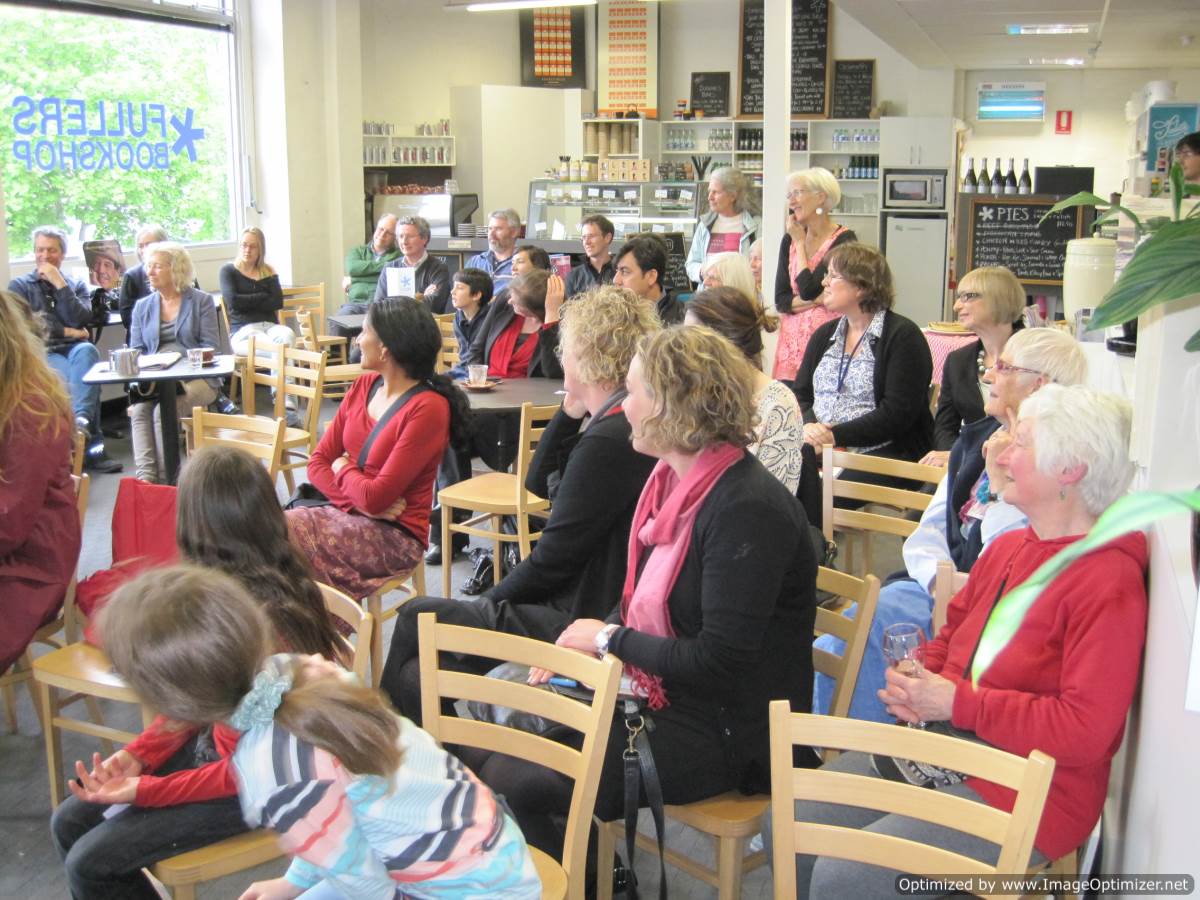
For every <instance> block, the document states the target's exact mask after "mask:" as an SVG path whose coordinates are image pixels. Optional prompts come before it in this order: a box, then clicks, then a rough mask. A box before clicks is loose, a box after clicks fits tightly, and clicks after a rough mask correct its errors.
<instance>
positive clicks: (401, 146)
mask: <svg viewBox="0 0 1200 900" xmlns="http://www.w3.org/2000/svg"><path fill="white" fill-rule="evenodd" d="M439 152H440V153H441V159H439V158H438V153H439ZM426 155H427V156H428V158H425V156H426ZM454 162H455V160H454V136H453V135H449V134H446V135H441V134H438V135H430V134H409V135H404V134H364V135H363V166H364V167H366V168H372V169H374V168H388V169H393V168H413V167H422V168H424V167H429V166H453V165H454Z"/></svg>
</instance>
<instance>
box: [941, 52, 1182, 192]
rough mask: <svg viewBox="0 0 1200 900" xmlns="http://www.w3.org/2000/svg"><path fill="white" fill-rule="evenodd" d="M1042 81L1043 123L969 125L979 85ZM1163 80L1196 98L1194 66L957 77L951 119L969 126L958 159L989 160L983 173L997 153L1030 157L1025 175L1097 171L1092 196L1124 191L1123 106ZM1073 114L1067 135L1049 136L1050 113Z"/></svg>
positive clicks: (1126, 132)
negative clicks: (1051, 168)
mask: <svg viewBox="0 0 1200 900" xmlns="http://www.w3.org/2000/svg"><path fill="white" fill-rule="evenodd" d="M1015 78H1020V80H1022V81H1044V82H1045V83H1046V119H1045V121H1044V122H986V123H980V122H977V121H975V111H976V109H977V104H978V92H979V83H980V82H981V81H999V80H1013V79H1015ZM1159 79H1167V80H1171V81H1176V82H1178V90H1177V93H1176V96H1177V97H1178V98H1180V99H1184V100H1200V68H1197V69H1078V70H1076V69H1072V70H1063V69H1043V70H1022V71H1021V72H1014V71H1012V70H1005V71H1000V70H978V71H968V72H966V73H964V76H963V79H962V93H961V96H960V97H958V98H957V101H956V103H957V106H956V109H955V115H957V116H958V117H959V118H961V119H963V121H965V122H966V123H967V124H968V125H969V126H970V127H971V132H970V133H969V134H968V136H967V139H966V142H965V145H964V149H963V154H964V156H974V157H975V165H976V167H977V168H978V165H979V157H981V156H986V157H988V171H989V172H990V171H991V170H992V168H993V166H994V165H995V158H996V157H997V156H999V157H1002V158H1003V159H1004V164H1005V165H1006V166H1007V164H1008V158H1009V157H1010V156H1011V157H1014V158H1015V159H1016V167H1017V170H1018V171H1020V168H1021V160H1022V159H1023V158H1025V157H1028V158H1029V167H1030V174H1031V176H1032V172H1033V169H1034V167H1035V166H1038V165H1042V166H1048V165H1066V166H1070V165H1074V166H1093V167H1095V169H1096V180H1095V192H1096V193H1097V194H1099V195H1100V196H1101V197H1107V196H1108V195H1109V193H1111V192H1112V191H1121V190H1123V181H1124V178H1125V169H1126V148H1127V146H1128V144H1129V135H1130V129H1131V127H1132V126H1130V125H1129V124H1128V123H1127V122H1126V121H1125V101H1126V100H1128V99H1129V95H1130V94H1131V93H1132V92H1133V91H1135V90H1137V89H1138V88H1140V87H1142V85H1144V84H1145V83H1146V82H1147V81H1154V80H1159ZM1060 109H1069V110H1072V112H1073V113H1074V116H1073V122H1072V133H1071V134H1069V135H1062V134H1055V133H1054V114H1055V111H1056V110H1060Z"/></svg>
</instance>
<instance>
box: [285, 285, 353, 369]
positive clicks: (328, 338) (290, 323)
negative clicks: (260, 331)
mask: <svg viewBox="0 0 1200 900" xmlns="http://www.w3.org/2000/svg"><path fill="white" fill-rule="evenodd" d="M301 311H305V312H308V313H309V315H310V316H311V322H312V325H313V335H312V337H311V338H309V337H305V336H304V333H303V331H302V329H301V327H300V323H299V320H298V318H297V314H298V313H299V312H301ZM276 318H277V319H278V320H279V324H280V325H286V326H287V327H288V328H291V329H292V330H293V331H294V332H296V336H297V337H298V338H299V342H298V343H297V346H299V347H301V349H303V350H314V351H317V352H320V351H322V350H324V351H326V352H328V353H329V359H330V360H331V361H332V362H334V363H335V364H338V365H340V364H344V363H346V362H349V349H348V348H349V346H350V342H349V341H348V340H347V339H346V338H345V337H341V336H338V335H332V334H325V333H324V328H325V282H323V281H322V282H320V283H319V284H306V285H297V286H294V287H286V288H284V289H283V309H281V310H279V312H278V313H276Z"/></svg>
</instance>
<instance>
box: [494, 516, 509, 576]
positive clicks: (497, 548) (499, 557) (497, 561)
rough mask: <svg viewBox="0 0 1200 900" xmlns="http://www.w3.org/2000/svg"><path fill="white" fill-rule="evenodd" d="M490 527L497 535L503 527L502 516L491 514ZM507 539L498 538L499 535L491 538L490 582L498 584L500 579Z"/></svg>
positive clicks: (502, 573)
mask: <svg viewBox="0 0 1200 900" xmlns="http://www.w3.org/2000/svg"><path fill="white" fill-rule="evenodd" d="M490 524H491V527H492V528H493V529H494V530H495V532H496V534H497V535H499V534H500V533H501V530H502V529H503V528H504V517H503V516H492V521H491V523H490ZM506 543H507V541H502V540H500V538H499V537H496V538H493V539H492V584H499V583H500V579H501V578H502V577H503V575H504V567H503V558H504V545H505V544H506Z"/></svg>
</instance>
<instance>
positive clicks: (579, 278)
mask: <svg viewBox="0 0 1200 900" xmlns="http://www.w3.org/2000/svg"><path fill="white" fill-rule="evenodd" d="M615 263H616V260H615V259H613V258H612V257H609V260H608V262H606V263H605V264H604V265H603V266H602V267H601V269H600V271H599V272H597V271H596V270H595V269H593V268H592V263H591V260H589V259H588V258H587V257H586V256H585V257H584V258H583V262H582V263H580V264H579V265H577V266H575V267H574V268H573V269H571V271H570V272H568V273H567V278H566V283H565V287H566V291H567V299H568V300H570V299H571V298H572V297H574V296H575V295H576V294H582V293H583V292H584V291H587V290H591V289H592V288H594V287H599V286H600V285H602V284H612V280H613V271H614V270H615V269H616V266H615Z"/></svg>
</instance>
